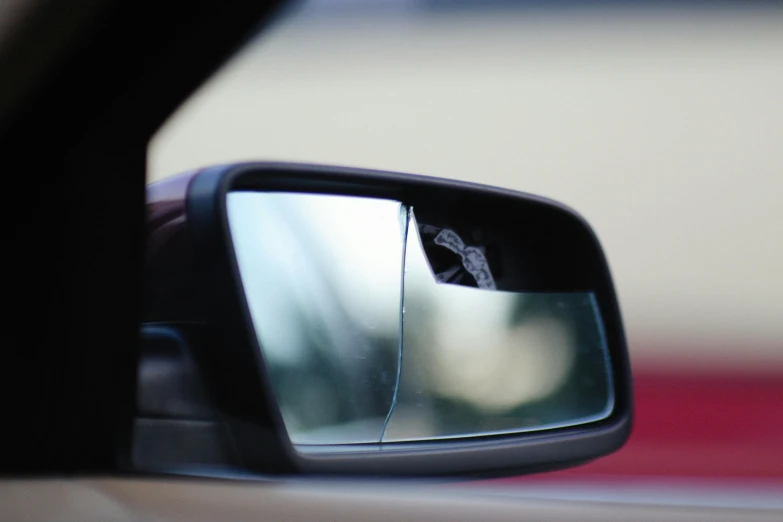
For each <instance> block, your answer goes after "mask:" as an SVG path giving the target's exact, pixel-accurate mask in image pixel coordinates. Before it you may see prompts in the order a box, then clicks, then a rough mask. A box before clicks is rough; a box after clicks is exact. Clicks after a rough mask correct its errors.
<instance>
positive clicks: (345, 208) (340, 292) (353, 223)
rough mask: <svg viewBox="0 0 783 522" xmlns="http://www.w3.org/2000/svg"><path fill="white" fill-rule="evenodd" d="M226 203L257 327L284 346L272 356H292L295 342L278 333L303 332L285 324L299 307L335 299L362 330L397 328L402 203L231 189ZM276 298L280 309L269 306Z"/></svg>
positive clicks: (323, 306)
mask: <svg viewBox="0 0 783 522" xmlns="http://www.w3.org/2000/svg"><path fill="white" fill-rule="evenodd" d="M227 206H228V213H229V224H230V227H231V232H232V237H233V241H234V245H235V249H236V251H237V257H238V261H239V266H240V271H241V274H242V278H243V284H244V285H245V289H246V291H247V292H248V306H249V307H250V309H251V314H252V316H253V319H254V321H255V323H256V327H257V328H258V329H259V330H263V335H264V337H265V338H267V339H268V343H267V344H268V346H269V349H270V350H274V347H277V346H285V347H286V348H285V349H284V350H279V351H277V352H275V353H274V354H272V355H273V356H275V357H279V358H283V359H290V358H291V357H293V356H294V352H293V351H295V349H296V346H297V343H295V342H291V340H290V339H283V338H285V337H288V336H294V337H296V336H298V335H301V332H298V331H296V332H289V330H296V329H293V328H291V327H290V325H291V324H295V323H293V322H292V321H295V318H293V317H290V316H289V315H288V314H290V313H291V311H292V310H294V309H295V307H296V306H301V307H304V308H306V309H309V310H311V311H312V312H313V313H324V312H325V311H328V310H332V309H333V308H334V306H332V305H330V303H329V301H330V300H332V301H334V302H339V303H340V305H341V306H343V307H344V308H345V311H346V312H347V313H348V314H350V315H351V316H352V318H353V320H354V321H356V322H357V323H359V324H361V325H362V326H363V327H364V328H367V329H379V330H383V331H391V332H394V331H395V330H396V329H397V313H398V310H399V303H400V282H399V280H400V274H401V273H402V234H401V231H400V225H399V211H400V204H399V203H397V202H394V201H385V200H373V199H364V198H353V197H344V196H323V195H304V194H285V193H264V192H234V193H231V194H229V196H228V205H227ZM335 294H336V295H335ZM275 302H277V303H278V306H272V305H273V304H274V303H275ZM294 302H295V303H298V304H294ZM278 341H279V342H278ZM283 341H285V342H283ZM265 349H266V346H265Z"/></svg>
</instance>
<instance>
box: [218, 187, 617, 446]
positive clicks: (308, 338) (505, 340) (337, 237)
mask: <svg viewBox="0 0 783 522" xmlns="http://www.w3.org/2000/svg"><path fill="white" fill-rule="evenodd" d="M227 207H228V218H229V227H230V231H231V236H232V240H233V243H234V249H235V253H236V258H237V264H238V267H239V272H240V276H241V280H242V284H243V287H244V291H245V295H246V299H247V304H248V308H249V311H250V314H251V317H252V320H253V325H254V327H255V330H256V334H257V337H258V341H259V345H260V347H261V349H262V351H263V355H264V358H265V361H266V363H267V366H268V369H269V372H270V379H271V383H272V387H273V390H274V392H275V396H276V397H275V398H276V400H277V401H278V404H279V406H280V409H281V412H282V415H283V420H284V422H285V425H286V429H287V431H288V433H289V436H290V438H291V440H292V442H293V443H294V444H299V445H305V444H349V443H378V442H397V441H411V440H428V439H440V438H453V437H469V436H478V435H486V434H500V433H516V432H522V431H533V430H542V429H549V428H553V427H560V426H572V425H578V424H582V423H585V422H589V421H594V420H599V419H602V418H605V417H607V416H608V415H609V414H610V413H611V410H612V407H613V400H614V399H613V396H612V383H611V376H610V370H609V361H608V352H607V346H606V340H605V338H604V335H603V329H602V328H603V326H602V323H601V318H600V313H599V309H598V305H597V301H596V299H595V296H594V295H593V293H592V292H589V291H580V292H565V291H556V292H555V291H552V292H543V291H540V288H536V291H529V289H530V288H531V284H530V281H531V280H532V275H531V270H532V269H531V267H535V266H538V265H540V264H542V263H546V260H542V259H536V255H537V254H536V250H535V249H534V248H527V249H526V248H525V247H524V245H520V244H517V243H515V240H514V236H504V235H503V234H502V233H501V232H500V231H499V230H498V227H493V226H491V222H490V221H482V219H480V218H479V217H476V216H475V215H471V217H470V218H469V219H468V218H466V217H465V216H464V215H463V214H460V216H458V217H455V216H448V215H445V214H443V213H439V212H438V211H435V210H433V209H427V208H419V207H420V206H418V207H415V208H414V207H408V206H406V205H405V204H403V203H401V202H399V201H391V200H383V199H372V198H359V197H349V196H332V195H319V194H295V193H282V192H231V193H229V195H228V201H227ZM526 290H527V291H526Z"/></svg>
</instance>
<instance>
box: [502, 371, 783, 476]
mask: <svg viewBox="0 0 783 522" xmlns="http://www.w3.org/2000/svg"><path fill="white" fill-rule="evenodd" d="M634 395H635V397H634V403H635V421H634V429H633V432H632V434H631V438H630V440H629V441H628V443H627V444H626V446H625V447H623V448H622V449H621V450H619V451H618V452H617V453H614V454H612V455H609V456H607V457H604V458H601V459H598V460H596V461H594V462H591V463H589V464H586V465H584V466H580V467H577V468H574V469H571V470H564V471H558V472H553V473H546V474H542V475H536V476H531V477H519V478H513V479H504V480H502V481H503V482H507V481H538V482H540V481H542V480H555V481H559V480H581V481H583V480H586V479H588V478H589V479H611V478H612V477H614V478H619V477H624V478H633V477H638V478H666V477H671V478H709V479H773V480H775V481H778V480H783V374H780V373H778V374H777V375H769V374H766V375H763V374H758V375H753V374H743V375H737V374H730V373H728V372H725V371H723V372H721V373H718V372H715V373H713V374H700V375H685V374H681V375H675V374H673V373H672V372H666V371H664V370H659V371H657V372H656V371H650V370H647V371H644V370H643V371H635V372H634ZM492 482H498V481H492Z"/></svg>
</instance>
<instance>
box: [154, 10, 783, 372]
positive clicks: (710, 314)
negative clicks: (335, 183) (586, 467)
mask: <svg viewBox="0 0 783 522" xmlns="http://www.w3.org/2000/svg"><path fill="white" fill-rule="evenodd" d="M250 159H275V160H294V161H305V162H317V163H333V164H342V165H352V166H361V167H371V168H378V169H386V170H397V171H403V172H412V173H419V174H428V175H433V176H442V177H450V178H457V179H464V180H471V181H478V182H483V183H488V184H493V185H500V186H504V187H510V188H514V189H519V190H524V191H529V192H533V193H537V194H541V195H545V196H549V197H552V198H555V199H558V200H561V201H563V202H565V203H567V204H569V205H571V206H573V207H574V208H576V209H577V210H578V211H580V212H581V213H582V214H583V215H584V216H585V217H586V218H587V219H588V221H590V223H591V224H592V225H593V226H594V227H595V229H596V231H597V233H598V235H599V237H600V239H601V241H602V242H603V245H604V247H605V249H606V251H607V254H608V257H609V261H610V263H611V265H612V269H613V272H614V275H615V278H616V283H617V286H618V290H619V294H620V299H621V304H622V307H623V311H624V313H625V318H626V323H627V326H628V330H629V335H630V340H631V346H632V350H633V356H634V360H635V361H637V362H638V361H645V360H649V361H650V362H660V363H663V364H667V363H668V362H670V361H671V360H675V361H688V360H692V361H693V362H695V363H696V364H713V363H716V364H721V365H730V366H732V367H737V366H738V365H749V366H762V367H769V366H770V365H772V366H776V367H777V368H783V319H781V318H782V317H783V234H781V228H782V227H783V205H781V204H780V202H779V200H780V198H781V196H782V195H783V176H780V175H779V174H780V173H781V171H783V10H781V9H771V8H768V9H756V10H742V9H726V10H722V11H719V10H710V11H685V10H677V11H655V12H652V11H623V12H619V11H605V12H592V13H588V12H577V11H564V12H562V13H560V14H551V13H550V14H547V13H545V12H542V11H537V12H536V11H528V12H524V11H519V12H517V14H513V12H512V13H509V12H497V13H496V14H494V15H492V14H481V13H473V14H471V16H470V17H468V16H467V15H450V16H432V17H425V18H395V17H385V18H374V19H371V18H362V17H356V18H350V17H348V18H345V19H342V20H337V19H335V20H331V21H328V20H323V19H307V18H300V19H297V18H293V19H291V20H287V21H285V22H284V23H283V24H280V25H279V26H277V27H275V28H274V30H272V31H271V32H269V33H267V34H265V35H264V36H263V37H262V38H261V39H259V40H256V41H255V42H254V43H252V44H251V45H249V46H248V47H247V48H246V49H245V50H244V52H243V53H242V54H241V55H240V56H238V57H237V58H236V59H235V60H234V61H233V62H231V63H230V64H228V65H227V66H226V67H225V68H224V69H223V70H222V71H221V72H220V73H219V74H218V75H217V76H215V77H214V78H213V79H212V80H211V81H210V82H209V83H208V84H207V85H205V86H204V88H203V89H202V90H201V91H200V92H199V93H198V94H197V95H196V96H194V97H193V98H192V99H191V100H190V102H188V103H187V104H186V105H185V106H184V107H183V108H182V109H181V110H180V111H179V112H178V113H177V114H176V115H175V116H174V117H173V118H172V119H171V120H170V121H169V122H168V124H167V125H166V126H165V127H164V128H163V129H162V130H161V131H160V133H159V134H158V135H157V137H156V138H155V140H154V142H153V143H152V146H151V151H150V160H149V161H150V180H157V179H161V178H164V177H166V176H168V175H171V174H174V173H176V172H179V171H183V170H186V169H189V168H191V167H197V166H203V165H208V164H212V163H219V162H232V161H240V160H250ZM673 358H674V359H673Z"/></svg>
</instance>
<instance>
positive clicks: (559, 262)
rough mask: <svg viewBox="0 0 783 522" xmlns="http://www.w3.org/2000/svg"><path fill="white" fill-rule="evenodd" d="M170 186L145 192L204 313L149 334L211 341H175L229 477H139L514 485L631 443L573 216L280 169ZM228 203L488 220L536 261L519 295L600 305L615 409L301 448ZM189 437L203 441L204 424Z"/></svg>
mask: <svg viewBox="0 0 783 522" xmlns="http://www.w3.org/2000/svg"><path fill="white" fill-rule="evenodd" d="M164 183H166V182H164ZM173 185H176V187H177V188H176V189H175V190H168V189H167V190H163V189H162V185H161V187H158V188H157V189H156V188H155V187H154V186H153V187H151V188H150V189H149V190H148V193H149V194H152V193H153V192H155V190H157V191H158V192H156V193H157V194H158V195H157V196H154V197H151V198H148V211H149V212H150V213H154V212H153V209H158V215H160V212H161V210H160V209H164V210H165V209H169V210H167V211H168V212H173V213H174V215H176V216H178V219H179V220H180V221H181V223H183V225H182V226H183V227H185V229H186V235H187V237H188V238H189V239H188V240H189V243H190V244H189V246H188V249H187V253H186V254H185V255H184V256H185V258H186V261H187V264H188V266H189V269H190V270H192V272H193V273H194V274H195V277H196V278H197V279H198V280H199V281H200V283H201V286H202V297H201V299H202V302H201V303H200V304H199V306H198V307H196V308H198V310H199V312H198V317H196V316H193V317H189V316H187V314H186V315H180V316H177V317H176V318H174V319H173V320H171V321H164V322H169V323H170V324H165V325H161V324H157V325H156V328H160V327H165V328H170V329H172V330H173V331H176V330H177V329H178V328H183V329H188V328H192V324H191V325H190V326H187V325H188V323H193V322H199V323H201V324H203V325H206V326H207V327H208V328H209V329H210V332H211V333H210V335H209V336H208V337H209V338H210V339H212V341H210V342H186V341H183V344H182V350H183V351H184V352H187V357H186V359H187V360H188V361H189V363H188V364H191V365H193V366H194V367H195V368H196V372H195V373H197V374H198V379H199V380H200V381H201V384H203V388H204V390H205V395H206V396H208V399H207V400H209V402H210V408H209V409H210V411H214V412H216V413H215V414H214V415H215V416H216V417H218V418H217V419H213V420H216V421H217V422H219V424H220V432H221V433H223V434H224V435H223V436H222V439H218V438H216V439H215V440H216V441H218V440H221V441H222V442H215V444H218V443H219V444H225V445H227V447H228V446H230V448H231V451H230V452H229V453H230V454H231V455H232V458H231V460H230V462H228V461H227V462H226V463H225V464H224V465H223V466H221V465H220V463H216V462H215V461H214V459H213V460H212V461H210V462H209V463H205V462H200V461H199V458H198V456H197V455H193V457H192V459H190V458H188V456H187V455H185V456H183V457H181V458H180V460H179V461H177V462H160V464H159V465H155V463H154V462H151V461H149V459H147V460H145V461H144V463H139V462H137V466H139V467H143V468H144V469H145V470H147V471H156V472H167V473H188V474H197V475H198V474H203V475H215V474H224V473H235V472H241V473H251V474H260V475H271V474H286V475H289V474H290V475H297V474H307V475H353V476H378V477H382V476H419V477H449V476H450V477H486V476H508V475H518V474H524V473H532V472H540V471H548V470H554V469H560V468H566V467H570V466H574V465H578V464H581V463H584V462H587V461H590V460H593V459H596V458H598V457H601V456H604V455H607V454H609V453H611V452H613V451H616V450H617V449H619V448H620V447H621V446H622V445H623V444H624V443H625V442H626V440H627V439H628V437H629V434H630V430H631V423H632V398H631V374H630V365H629V360H628V353H627V347H626V341H625V334H624V331H623V326H622V320H621V315H620V309H619V305H618V302H617V297H616V294H615V290H614V285H613V283H612V279H611V275H610V272H609V268H608V265H607V262H606V259H605V257H604V254H603V251H602V249H601V246H600V245H599V243H598V240H597V238H596V237H595V234H594V233H593V231H592V229H591V228H590V226H589V225H588V224H587V223H586V222H585V221H584V220H583V219H582V218H581V217H580V216H579V215H578V214H576V213H575V212H574V211H573V210H571V209H569V208H567V207H565V206H563V205H561V204H559V203H556V202H553V201H550V200H548V199H545V198H541V197H538V196H533V195H529V194H524V193H519V192H514V191H510V190H504V189H499V188H493V187H487V186H482V185H476V184H471V183H464V182H457V181H449V180H443V179H437V178H429V177H423V176H412V175H405V174H396V173H386V172H378V171H370V170H360V169H351V168H340V167H325V166H315V165H301V164H287V163H243V164H233V165H223V166H215V167H210V168H206V169H203V170H200V171H197V172H195V173H191V174H189V175H188V176H187V177H185V178H181V179H180V180H179V181H176V182H174V183H173V184H172V186H173ZM232 192H285V193H297V194H324V195H326V194H329V195H336V196H358V197H364V198H380V199H387V200H394V201H400V202H403V203H404V204H405V205H407V206H409V207H410V208H414V209H417V208H422V209H425V208H426V209H435V210H437V211H438V212H440V213H442V214H444V215H445V214H448V215H452V216H457V217H458V216H460V215H464V214H465V213H466V210H465V209H470V212H469V214H471V215H483V216H487V217H486V220H487V221H486V222H487V223H490V224H491V228H492V230H493V231H496V232H497V234H499V235H500V236H502V237H507V238H513V240H514V241H515V242H518V244H519V245H522V247H520V248H521V250H522V251H526V252H531V253H532V252H535V254H536V255H535V256H534V257H531V258H530V259H532V260H533V261H531V262H529V263H527V264H525V265H524V267H525V269H524V273H525V274H526V278H525V280H524V286H525V288H524V290H525V291H526V292H542V291H545V292H589V293H590V295H593V296H594V299H595V302H596V303H597V308H598V309H599V310H600V321H601V335H602V337H603V340H604V342H605V346H606V350H607V360H608V362H607V368H608V370H607V371H608V380H607V382H608V383H609V384H608V385H609V386H610V387H611V398H612V400H611V404H610V408H608V409H607V410H606V414H605V415H602V416H600V417H596V418H594V419H588V420H586V421H584V422H580V423H578V424H574V425H562V426H561V425H557V426H548V427H545V428H544V429H538V430H527V431H525V430H521V431H519V432H514V431H513V430H512V431H511V432H492V433H487V434H477V435H473V436H462V437H447V438H437V437H431V438H428V439H421V440H403V441H390V442H386V441H384V440H382V439H381V440H379V441H377V442H375V443H371V442H363V443H357V444H316V445H299V444H295V443H294V442H292V437H291V433H290V430H289V429H287V428H286V422H285V418H284V414H283V412H282V411H281V405H280V401H279V397H277V396H276V391H275V387H274V386H273V383H272V382H271V378H270V366H269V361H268V360H267V359H268V358H267V357H265V355H264V350H263V349H262V347H261V346H260V342H259V336H258V335H257V332H256V329H255V328H254V325H253V317H252V314H251V312H250V310H249V306H248V300H247V297H246V295H245V291H244V290H243V283H242V278H241V274H240V267H239V264H238V261H237V256H236V254H235V245H234V240H233V239H232V233H231V230H230V224H229V218H228V211H227V204H226V202H227V198H228V194H229V193H232ZM171 209H174V210H171ZM149 215H152V214H149ZM515 244H517V243H515ZM520 266H521V265H520ZM149 284H150V285H156V284H163V283H162V282H161V281H160V280H158V281H151V282H150V283H149ZM189 304H190V305H192V303H189ZM194 309H195V308H194ZM172 317H173V316H172ZM155 322H159V320H158V319H155ZM180 337H181V338H182V339H188V338H189V337H188V336H187V335H183V336H180ZM191 337H192V336H191ZM398 385H399V382H398ZM140 387H142V388H143V387H144V383H143V382H141V383H140ZM173 417H176V414H175V413H172V418H173ZM183 426H184V425H183ZM213 428H214V426H213ZM192 429H194V430H197V429H199V428H198V423H196V424H194V425H193V427H192ZM213 431H214V429H213ZM181 432H182V430H179V431H177V433H181ZM147 439H149V437H147ZM224 453H226V452H224Z"/></svg>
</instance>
